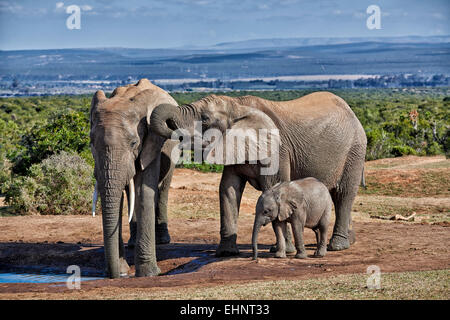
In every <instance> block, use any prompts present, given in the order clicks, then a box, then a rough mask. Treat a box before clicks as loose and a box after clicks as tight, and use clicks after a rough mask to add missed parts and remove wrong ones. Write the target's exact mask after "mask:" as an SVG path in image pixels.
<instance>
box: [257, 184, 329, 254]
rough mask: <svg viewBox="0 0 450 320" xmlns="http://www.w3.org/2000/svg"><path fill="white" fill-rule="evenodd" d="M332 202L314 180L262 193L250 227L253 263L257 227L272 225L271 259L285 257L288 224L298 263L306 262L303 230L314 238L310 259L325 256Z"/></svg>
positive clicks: (325, 191)
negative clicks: (273, 249) (274, 242)
mask: <svg viewBox="0 0 450 320" xmlns="http://www.w3.org/2000/svg"><path fill="white" fill-rule="evenodd" d="M332 207H333V201H332V200H331V196H330V193H329V192H328V189H327V187H326V186H325V185H324V184H323V183H321V182H320V181H319V180H317V179H315V178H305V179H300V180H294V181H291V182H282V183H279V184H276V185H275V186H273V187H272V188H271V189H269V190H266V191H264V193H263V194H262V195H261V196H260V197H259V199H258V202H257V204H256V214H255V223H254V225H253V236H252V247H253V259H257V257H258V233H259V230H260V229H261V226H265V225H266V224H268V223H269V222H272V225H273V229H274V230H275V235H276V237H277V249H278V250H277V251H276V252H275V257H277V258H285V257H286V246H285V238H286V230H287V229H286V224H287V222H289V223H290V224H291V226H292V231H293V234H294V240H295V248H296V249H297V254H296V255H295V257H296V258H298V259H304V258H306V256H307V255H306V250H305V245H304V242H303V229H304V227H307V228H311V229H312V230H313V231H314V232H315V234H316V241H317V250H316V252H315V253H314V257H323V256H325V254H326V252H327V244H326V241H327V231H328V225H329V223H330V219H331V209H332Z"/></svg>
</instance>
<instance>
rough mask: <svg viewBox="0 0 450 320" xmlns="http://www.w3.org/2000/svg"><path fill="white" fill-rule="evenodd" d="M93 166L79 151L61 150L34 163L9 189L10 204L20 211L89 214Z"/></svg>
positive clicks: (9, 185)
mask: <svg viewBox="0 0 450 320" xmlns="http://www.w3.org/2000/svg"><path fill="white" fill-rule="evenodd" d="M92 172H93V168H92V166H91V165H89V164H88V163H87V162H86V161H85V160H84V159H83V158H81V157H80V156H78V155H76V154H71V153H67V152H64V151H63V152H61V153H59V154H55V155H52V156H51V157H49V158H48V159H45V160H43V161H42V162H41V163H39V164H34V165H32V166H31V168H30V170H29V175H28V176H16V177H15V178H13V179H12V181H11V182H10V183H9V184H8V186H7V188H6V203H7V204H8V205H10V206H12V207H13V209H14V210H15V212H16V213H18V214H29V213H40V214H55V215H68V214H87V213H89V212H90V208H91V199H92V197H91V196H92V192H93V189H94V178H93V174H92Z"/></svg>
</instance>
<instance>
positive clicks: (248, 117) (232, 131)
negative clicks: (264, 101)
mask: <svg viewBox="0 0 450 320" xmlns="http://www.w3.org/2000/svg"><path fill="white" fill-rule="evenodd" d="M242 109H243V110H245V112H244V113H243V115H241V116H239V117H238V118H236V119H233V120H232V121H231V126H230V127H229V128H228V129H227V130H225V132H221V131H219V130H218V129H216V130H212V131H210V130H208V131H207V133H206V136H205V138H206V139H208V140H210V141H211V144H210V145H209V146H208V147H207V148H206V149H205V154H206V157H205V161H206V162H208V163H217V164H224V165H233V164H243V163H253V164H256V163H257V162H258V161H260V162H261V163H262V164H263V165H266V166H268V165H270V162H271V161H274V159H273V158H274V156H277V157H278V153H279V145H280V138H279V133H278V128H277V126H276V125H275V123H274V122H273V121H272V119H271V118H270V117H269V116H268V115H267V114H265V113H264V112H262V111H260V110H258V109H256V108H251V107H242ZM211 132H212V134H211ZM208 134H210V136H208ZM276 161H278V158H277V159H276Z"/></svg>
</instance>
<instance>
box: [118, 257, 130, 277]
mask: <svg viewBox="0 0 450 320" xmlns="http://www.w3.org/2000/svg"><path fill="white" fill-rule="evenodd" d="M128 270H130V266H129V265H128V263H127V261H126V260H125V259H124V258H120V260H119V272H120V276H121V277H126V276H128Z"/></svg>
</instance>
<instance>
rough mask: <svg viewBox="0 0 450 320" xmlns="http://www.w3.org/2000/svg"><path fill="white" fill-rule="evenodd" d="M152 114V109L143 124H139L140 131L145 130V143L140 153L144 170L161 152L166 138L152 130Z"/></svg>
mask: <svg viewBox="0 0 450 320" xmlns="http://www.w3.org/2000/svg"><path fill="white" fill-rule="evenodd" d="M150 114H151V110H149V111H148V113H147V117H146V118H145V120H142V125H141V124H140V125H139V128H138V131H143V132H144V134H142V135H141V133H140V134H139V135H140V136H144V143H143V145H142V148H141V152H140V154H139V164H140V165H141V170H144V169H145V168H146V167H147V166H148V165H149V164H150V163H152V162H153V160H155V159H156V158H157V157H159V156H160V154H161V148H162V146H163V144H164V138H162V137H160V136H159V135H157V134H154V133H152V132H151V130H150Z"/></svg>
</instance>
